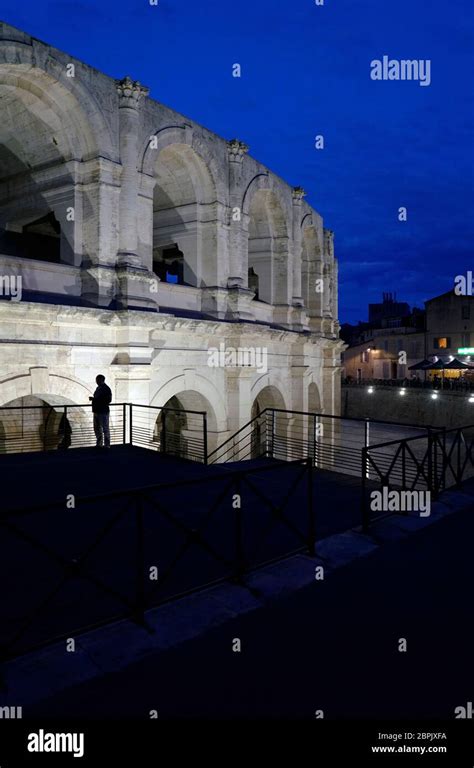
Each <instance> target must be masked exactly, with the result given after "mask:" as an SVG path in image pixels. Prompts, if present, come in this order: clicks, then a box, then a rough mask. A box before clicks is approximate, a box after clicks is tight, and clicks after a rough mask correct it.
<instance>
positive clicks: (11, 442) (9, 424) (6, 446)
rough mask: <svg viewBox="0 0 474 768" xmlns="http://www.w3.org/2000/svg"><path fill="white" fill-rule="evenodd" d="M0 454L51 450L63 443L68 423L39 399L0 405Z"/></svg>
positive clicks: (17, 400) (23, 398)
mask: <svg viewBox="0 0 474 768" xmlns="http://www.w3.org/2000/svg"><path fill="white" fill-rule="evenodd" d="M0 420H1V423H2V430H1V433H0V434H1V442H0V453H25V452H29V451H41V450H46V451H50V450H55V449H56V448H59V447H60V445H61V443H62V442H63V441H64V440H65V438H66V435H67V433H68V431H69V433H70V424H69V422H68V420H67V419H66V420H64V414H61V413H60V412H58V411H57V410H55V408H54V407H53V406H52V405H50V404H49V403H47V402H46V401H45V400H43V399H42V398H41V397H36V396H34V395H28V396H27V397H18V398H16V399H15V400H11V401H10V402H9V403H6V404H5V405H3V406H1V408H0Z"/></svg>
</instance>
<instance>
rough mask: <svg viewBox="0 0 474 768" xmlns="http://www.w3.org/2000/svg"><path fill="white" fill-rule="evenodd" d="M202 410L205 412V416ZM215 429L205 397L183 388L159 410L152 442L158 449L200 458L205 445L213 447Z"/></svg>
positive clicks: (201, 458)
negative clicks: (206, 432)
mask: <svg viewBox="0 0 474 768" xmlns="http://www.w3.org/2000/svg"><path fill="white" fill-rule="evenodd" d="M203 414H206V419H204V415H203ZM205 422H207V423H206V427H207V431H208V434H207V446H206V437H205ZM215 431H216V417H215V413H214V409H213V408H212V406H211V405H210V403H209V401H208V400H207V399H206V398H205V397H204V396H203V395H201V394H200V393H199V392H196V391H193V390H189V391H183V392H179V393H178V394H177V395H173V397H171V398H170V399H169V400H168V401H167V402H166V403H165V405H164V406H163V408H162V409H161V410H160V411H159V413H158V416H157V418H156V421H155V425H154V430H153V442H154V444H155V446H156V448H157V450H159V451H161V452H162V453H166V454H168V455H172V456H179V457H181V458H184V459H191V460H194V461H203V460H204V458H205V451H206V448H207V451H208V452H210V450H211V449H212V447H213V444H214V439H215Z"/></svg>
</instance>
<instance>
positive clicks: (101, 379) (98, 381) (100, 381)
mask: <svg viewBox="0 0 474 768" xmlns="http://www.w3.org/2000/svg"><path fill="white" fill-rule="evenodd" d="M104 381H105V376H102V374H101V373H99V374H98V376H96V377H95V382H96V384H103V383H104Z"/></svg>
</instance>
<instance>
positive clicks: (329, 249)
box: [323, 229, 334, 318]
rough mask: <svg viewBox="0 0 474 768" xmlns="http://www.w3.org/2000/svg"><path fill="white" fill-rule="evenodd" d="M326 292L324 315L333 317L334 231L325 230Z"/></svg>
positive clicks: (324, 296) (324, 294) (324, 295)
mask: <svg viewBox="0 0 474 768" xmlns="http://www.w3.org/2000/svg"><path fill="white" fill-rule="evenodd" d="M323 258H324V292H323V317H331V318H332V307H331V293H332V290H333V285H332V271H333V261H334V232H331V230H330V229H325V230H324V257H323Z"/></svg>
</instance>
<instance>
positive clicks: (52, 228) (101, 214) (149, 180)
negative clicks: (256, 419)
mask: <svg viewBox="0 0 474 768" xmlns="http://www.w3.org/2000/svg"><path fill="white" fill-rule="evenodd" d="M124 64H126V62H124ZM0 112H1V120H0V277H1V278H2V281H3V282H2V291H1V295H0V406H5V405H8V404H11V403H14V404H18V403H35V402H42V403H48V404H51V405H56V404H61V403H65V404H67V403H70V404H82V403H86V402H87V400H88V397H89V395H90V394H91V393H92V391H93V389H94V387H95V384H94V380H95V376H96V374H97V373H104V374H105V375H106V377H107V380H108V383H109V384H110V386H111V388H112V392H113V396H114V400H115V401H116V402H136V403H141V404H147V405H150V404H152V405H158V406H164V405H166V404H167V403H169V402H170V400H171V401H172V402H173V403H174V404H176V403H179V404H180V405H182V406H183V407H184V408H187V409H194V410H205V411H207V413H208V420H209V429H210V433H211V434H212V442H214V443H216V442H221V441H223V440H224V439H225V438H226V437H227V436H228V435H230V434H232V433H233V432H234V431H235V430H237V429H238V428H239V427H240V426H242V425H243V424H245V423H246V422H248V421H249V420H250V418H251V416H252V414H253V413H255V409H256V408H257V407H258V408H261V409H262V408H264V407H268V406H270V407H271V406H273V407H279V408H285V409H292V410H301V411H306V410H311V411H317V412H324V413H327V414H329V413H336V414H337V413H338V409H339V399H340V353H341V349H342V344H341V342H340V340H339V336H338V331H339V324H338V319H337V262H336V260H335V258H334V247H333V235H332V232H330V231H329V230H327V229H325V228H324V227H323V221H322V218H321V216H320V215H319V214H318V213H317V212H316V211H315V210H314V209H313V208H311V207H310V206H309V205H308V204H307V203H306V202H305V200H304V199H303V198H304V192H303V190H302V189H301V188H299V187H297V188H293V187H291V186H289V185H288V184H286V183H285V182H284V181H283V180H282V179H280V178H279V177H278V176H276V175H275V174H273V173H272V172H271V171H269V170H268V169H267V168H265V167H264V166H262V165H261V164H260V163H259V162H258V161H257V160H255V159H253V158H252V157H251V156H250V155H249V154H248V148H247V147H246V145H245V144H244V143H242V142H241V141H238V140H231V141H227V140H225V139H222V138H220V137H219V136H216V135H215V134H213V133H211V132H210V131H209V130H207V129H205V128H203V127H202V126H200V125H198V124H196V123H194V122H193V121H192V120H190V119H188V118H186V117H183V116H182V115H180V114H179V113H177V112H175V111H174V110H172V109H170V108H168V107H165V106H164V105H162V104H160V103H159V102H157V101H155V100H154V99H152V98H150V97H149V95H148V91H147V89H146V88H144V87H143V86H141V85H140V84H139V83H137V82H135V81H133V80H132V79H130V78H129V77H126V78H124V79H123V80H121V81H116V80H114V79H112V78H110V77H108V76H106V75H104V74H102V73H101V72H99V71H97V70H95V69H93V68H92V67H90V66H87V65H85V64H83V63H82V62H80V61H78V60H75V59H73V58H71V57H70V56H68V55H67V54H65V53H62V52H61V51H59V50H56V49H55V48H52V47H51V46H49V45H47V44H45V43H42V42H40V41H38V40H36V39H34V38H32V37H30V36H29V35H27V34H26V33H24V32H22V31H20V30H18V29H15V28H13V27H11V26H9V25H7V24H4V23H0ZM18 276H21V285H22V296H21V301H15V300H14V299H13V296H12V295H9V294H8V284H9V282H8V281H9V280H10V284H11V285H13V279H14V278H16V277H18ZM221 345H224V348H225V349H228V348H232V349H239V348H245V349H256V348H258V349H260V350H262V349H264V350H265V351H266V353H267V358H266V366H265V370H263V369H262V368H261V367H260V368H258V367H257V366H255V365H252V364H246V365H229V364H228V365H220V366H210V365H209V359H210V358H209V350H210V349H213V348H220V349H221V348H222V346H221ZM250 362H251V361H250ZM211 445H212V443H211Z"/></svg>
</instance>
